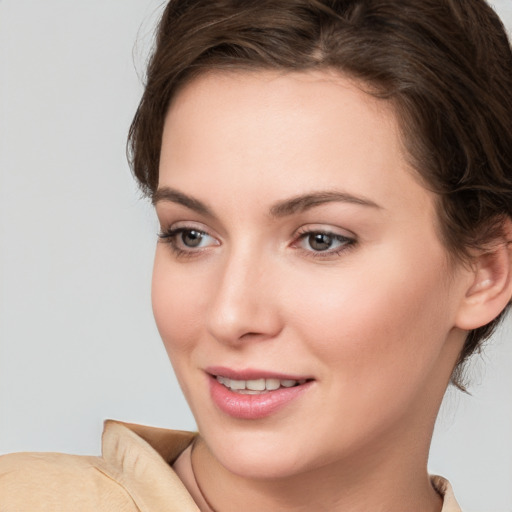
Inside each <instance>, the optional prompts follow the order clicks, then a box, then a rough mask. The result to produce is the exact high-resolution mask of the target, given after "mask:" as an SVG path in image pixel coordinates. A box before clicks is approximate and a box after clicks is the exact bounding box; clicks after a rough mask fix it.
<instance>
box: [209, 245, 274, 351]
mask: <svg viewBox="0 0 512 512" xmlns="http://www.w3.org/2000/svg"><path fill="white" fill-rule="evenodd" d="M274 275H275V265H273V264H272V261H268V259H267V260H265V259H264V258H263V257H259V256H258V255H255V254H249V251H247V250H245V251H238V253H232V254H231V255H229V256H227V257H226V260H225V262H224V263H223V265H222V269H221V271H220V272H219V273H218V274H217V279H216V280H215V284H214V287H215V289H214V290H212V293H211V296H210V297H211V300H210V304H209V308H208V314H207V319H206V323H207V329H208V331H209V333H210V334H211V335H212V336H213V337H214V338H215V339H216V340H218V341H220V342H222V343H225V344H231V345H239V344H240V343H242V342H243V343H247V342H248V341H249V340H253V341H256V340H258V341H263V340H269V339H272V338H274V337H276V336H277V335H278V334H279V332H280V331H281V329H282V319H281V316H280V308H279V305H278V302H279V300H278V296H279V292H278V290H277V289H276V282H275V281H276V280H275V279H274V278H273V276H274Z"/></svg>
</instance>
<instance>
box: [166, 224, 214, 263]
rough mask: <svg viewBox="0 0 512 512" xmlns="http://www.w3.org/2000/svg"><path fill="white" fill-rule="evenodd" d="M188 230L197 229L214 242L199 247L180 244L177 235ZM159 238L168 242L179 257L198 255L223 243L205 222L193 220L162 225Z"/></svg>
mask: <svg viewBox="0 0 512 512" xmlns="http://www.w3.org/2000/svg"><path fill="white" fill-rule="evenodd" d="M186 231H197V232H198V233H201V234H203V235H205V236H207V237H209V238H211V239H212V240H213V241H214V243H211V244H208V245H206V246H199V247H187V246H185V245H184V244H182V243H181V244H180V243H179V242H177V241H176V237H177V236H179V235H180V233H184V232H186ZM158 239H159V242H162V243H165V244H167V245H168V246H169V247H170V249H171V250H172V252H173V253H174V254H175V255H176V256H177V257H194V256H198V255H199V254H201V253H204V252H205V251H207V250H208V249H210V248H211V247H215V246H219V245H221V242H220V240H219V238H218V237H217V236H215V235H213V234H212V233H211V232H210V229H209V228H207V227H206V226H204V224H201V223H198V222H192V221H178V222H174V223H171V224H170V225H169V226H168V227H163V226H161V228H160V232H159V233H158Z"/></svg>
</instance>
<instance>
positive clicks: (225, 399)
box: [208, 368, 312, 420]
mask: <svg viewBox="0 0 512 512" xmlns="http://www.w3.org/2000/svg"><path fill="white" fill-rule="evenodd" d="M217 370H221V371H217ZM208 373H209V374H210V376H209V383H210V396H211V397H212V400H213V402H214V403H215V405H216V406H217V407H218V408H219V409H220V410H221V411H222V412H224V413H225V414H227V415H229V416H231V417H233V418H237V419H244V420H257V419H262V418H266V417H267V416H270V415H271V414H273V413H275V412H277V411H278V410H280V409H282V408H283V407H285V406H286V405H288V404H289V403H290V402H292V401H294V400H295V399H297V398H299V397H300V396H301V395H302V394H303V393H304V392H305V391H306V390H308V389H309V388H310V387H311V384H312V381H311V380H309V381H306V382H305V383H304V384H300V385H298V386H294V387H291V388H279V389H276V390H274V391H267V392H265V393H261V394H258V395H245V394H242V393H236V392H234V391H231V390H230V389H228V388H227V387H226V386H224V385H223V384H221V383H220V382H218V381H217V379H216V378H215V375H222V376H224V377H227V378H229V379H233V380H249V379H256V378H260V379H261V378H266V379H272V378H274V379H279V380H285V379H290V380H304V377H302V378H296V377H291V376H288V375H286V376H281V375H278V374H275V373H268V372H256V371H254V370H247V371H234V370H231V371H230V370H228V369H226V368H222V369H219V368H216V369H214V368H209V369H208Z"/></svg>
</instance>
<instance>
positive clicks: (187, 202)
mask: <svg viewBox="0 0 512 512" xmlns="http://www.w3.org/2000/svg"><path fill="white" fill-rule="evenodd" d="M162 201H167V202H171V203H176V204H181V205H182V206H185V207H186V208H188V209H190V210H193V211H195V212H197V213H200V214H201V215H205V216H207V217H214V215H213V212H212V211H211V210H210V208H208V206H206V205H205V204H204V203H203V202H201V201H199V200H198V199H195V198H193V197H190V196H187V195H186V194H184V193H183V192H179V191H178V190H175V189H173V188H170V187H160V188H159V189H158V190H157V191H156V192H155V193H154V194H153V196H152V197H151V202H152V203H153V206H156V204H157V203H160V202H162Z"/></svg>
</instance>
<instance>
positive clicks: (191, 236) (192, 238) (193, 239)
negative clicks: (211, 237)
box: [181, 229, 204, 247]
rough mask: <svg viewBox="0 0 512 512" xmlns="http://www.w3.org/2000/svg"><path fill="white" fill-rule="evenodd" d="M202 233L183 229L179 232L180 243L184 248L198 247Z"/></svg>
mask: <svg viewBox="0 0 512 512" xmlns="http://www.w3.org/2000/svg"><path fill="white" fill-rule="evenodd" d="M203 237H204V233H203V232H201V231H197V230H195V229H185V230H183V231H182V232H181V241H182V242H183V245H185V246H186V247H199V245H201V241H202V240H203Z"/></svg>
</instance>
